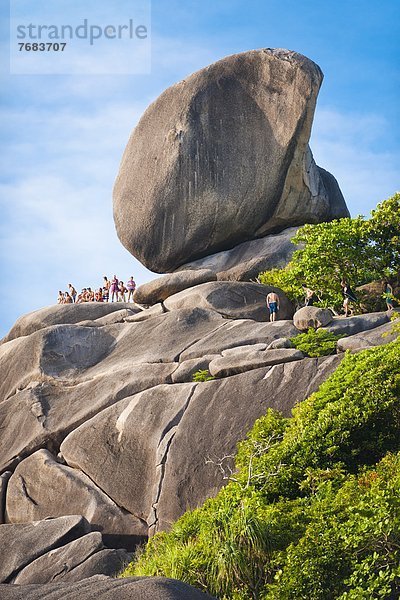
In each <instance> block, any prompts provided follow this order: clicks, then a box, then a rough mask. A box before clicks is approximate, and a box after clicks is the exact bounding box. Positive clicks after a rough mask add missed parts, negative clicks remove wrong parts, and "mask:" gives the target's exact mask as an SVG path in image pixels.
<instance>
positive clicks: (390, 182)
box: [0, 0, 400, 336]
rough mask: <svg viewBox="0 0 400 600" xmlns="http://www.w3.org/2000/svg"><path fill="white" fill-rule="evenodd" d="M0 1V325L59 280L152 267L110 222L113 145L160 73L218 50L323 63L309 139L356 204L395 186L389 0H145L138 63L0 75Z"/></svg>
mask: <svg viewBox="0 0 400 600" xmlns="http://www.w3.org/2000/svg"><path fill="white" fill-rule="evenodd" d="M38 1H40V0H35V3H37V2H38ZM91 1H93V0H82V2H80V4H88V5H90V2H91ZM32 2H34V0H32ZM132 2H134V0H132ZM112 4H113V6H115V12H116V14H118V6H119V5H120V6H122V5H124V6H125V7H126V5H127V4H128V5H129V1H128V0H115V1H114V2H113V3H112ZM1 13H2V19H1V39H2V42H1V54H0V74H1V79H2V82H1V90H2V91H1V99H2V102H1V108H0V111H1V120H0V127H1V129H0V143H1V158H0V160H1V181H0V203H1V204H0V210H1V222H0V236H1V240H0V248H1V281H2V290H1V294H0V315H1V318H0V336H1V335H3V334H4V333H5V332H6V331H7V330H8V329H9V328H10V327H11V325H12V324H13V322H14V321H15V320H16V318H18V317H19V316H21V315H22V314H24V313H27V312H29V311H31V310H35V309H37V308H40V307H41V306H45V305H49V304H52V303H53V302H55V299H56V296H57V291H58V290H59V289H66V287H67V284H68V283H69V282H72V283H73V284H74V285H75V286H76V287H79V288H81V287H83V286H84V285H91V286H92V287H98V286H99V285H100V283H101V279H102V276H103V275H105V274H107V275H108V276H110V275H112V274H113V273H114V272H115V273H117V274H118V275H119V276H120V277H121V278H122V279H126V278H127V277H128V276H130V275H131V274H133V275H134V276H135V279H136V280H137V281H138V282H139V283H143V282H145V281H148V280H149V279H151V278H152V275H151V273H149V272H148V271H147V270H146V269H145V268H144V267H143V266H141V265H140V264H139V263H138V262H137V261H136V260H135V259H134V258H133V257H132V256H131V255H130V254H129V253H128V252H127V251H126V250H125V249H124V248H123V247H122V245H121V244H120V243H119V241H118V238H117V236H116V233H115V230H114V224H113V220H112V202H111V195H112V187H113V183H114V179H115V176H116V174H117V171H118V165H119V161H120V159H121V156H122V152H123V149H124V147H125V144H126V142H127V139H128V137H129V134H130V132H131V130H132V128H133V127H134V125H135V124H136V122H137V121H138V119H139V118H140V115H141V114H142V112H143V111H144V110H145V108H146V106H147V105H148V104H149V103H150V102H151V101H152V100H154V99H155V98H156V97H157V96H158V95H159V94H160V93H161V92H162V91H163V90H164V89H165V88H166V87H167V86H169V85H170V84H172V83H174V82H176V81H179V80H180V79H182V78H184V77H185V76H186V75H188V74H189V73H191V72H193V71H195V70H197V69H199V68H201V67H203V66H206V65H207V64H209V63H210V62H213V61H215V60H218V59H220V58H222V57H223V56H226V55H228V54H232V53H236V52H240V51H244V50H249V49H253V48H262V47H280V48H289V49H291V50H296V51H297V52H300V53H302V54H305V55H306V56H308V57H309V58H311V59H312V60H314V61H315V62H317V63H318V64H319V66H320V67H321V68H322V70H323V72H324V75H325V79H324V83H323V85H322V89H321V91H320V95H319V100H318V104H317V109H316V115H315V120H314V126H313V132H312V137H311V148H312V150H313V153H314V157H315V159H316V162H317V164H319V165H321V166H322V167H324V168H326V169H328V170H329V171H331V172H332V173H333V174H334V175H335V176H336V178H337V179H338V181H339V184H340V186H341V189H342V191H343V194H344V196H345V198H346V201H347V204H348V206H349V209H350V211H351V213H352V214H353V215H356V214H359V213H361V214H368V213H369V211H370V210H371V209H372V208H373V207H374V206H375V205H376V203H377V202H378V201H380V200H383V199H385V198H387V197H388V196H390V195H392V194H393V193H394V192H395V191H396V190H398V189H399V187H400V186H399V182H398V172H399V162H400V160H399V158H400V141H399V140H400V137H399V129H400V126H399V124H400V119H399V116H400V115H399V112H400V103H399V96H400V94H399V92H400V82H399V79H400V70H399V62H400V61H399V56H400V42H399V39H400V31H399V23H400V2H399V1H398V0H380V1H379V2H372V1H370V0H347V1H346V0H336V1H333V0H325V1H321V0H319V1H315V0H301V1H299V0H297V1H293V0H287V1H286V2H282V1H276V0H273V1H272V0H247V1H239V0H229V1H226V0H221V1H217V0H213V1H210V0H201V1H200V0H199V1H197V0H188V1H185V2H183V0H180V1H177V0H153V2H152V35H151V41H152V68H151V73H150V74H148V75H108V76H107V75H97V76H96V75H42V76H40V75H10V74H9V63H8V14H9V13H8V3H7V2H5V0H2V2H1Z"/></svg>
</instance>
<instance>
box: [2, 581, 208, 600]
mask: <svg viewBox="0 0 400 600" xmlns="http://www.w3.org/2000/svg"><path fill="white" fill-rule="evenodd" d="M44 593H45V596H44ZM0 597H1V599H2V600H43V598H44V597H45V598H46V600H60V598H70V599H71V600H72V598H74V599H75V598H79V600H93V598H99V599H100V600H133V599H134V600H213V597H212V596H209V595H208V594H204V593H203V592H200V591H199V590H196V589H195V588H194V587H192V586H191V585H187V584H186V583H182V582H181V581H176V580H175V579H165V578H163V577H132V578H127V579H111V578H109V577H91V578H90V579H83V580H82V581H79V582H78V583H72V584H69V583H51V584H48V585H46V588H45V591H44V589H43V586H41V585H1V584H0ZM214 600H215V599H214Z"/></svg>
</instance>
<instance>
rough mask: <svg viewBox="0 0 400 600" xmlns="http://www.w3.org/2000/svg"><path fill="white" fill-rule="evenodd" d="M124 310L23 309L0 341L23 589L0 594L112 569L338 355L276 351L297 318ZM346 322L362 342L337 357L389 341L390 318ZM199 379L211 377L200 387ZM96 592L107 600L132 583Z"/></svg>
mask: <svg viewBox="0 0 400 600" xmlns="http://www.w3.org/2000/svg"><path fill="white" fill-rule="evenodd" d="M222 283H227V284H228V285H229V282H222ZM202 285H209V284H200V285H199V286H198V287H200V288H201V287H202ZM211 285H214V284H211ZM246 285H247V284H246ZM251 285H252V286H254V285H255V284H251ZM260 287H261V286H260ZM194 289H195V288H194ZM220 302H221V303H222V300H220ZM210 306H211V305H210ZM76 308H77V309H78V310H80V309H79V308H78V307H76ZM118 308H119V310H120V311H121V310H122V314H121V313H120V314H117V313H118V311H114V312H113V311H111V312H109V313H108V315H111V316H110V318H108V316H107V315H104V314H103V315H102V316H99V313H98V308H97V307H96V306H93V307H91V308H87V307H85V310H86V316H87V317H88V318H87V319H86V321H87V323H86V325H85V322H83V323H82V322H79V323H70V322H69V323H63V322H62V320H63V319H64V318H67V319H68V320H71V319H73V317H72V315H71V313H70V312H69V311H68V312H67V313H66V312H64V311H60V310H59V307H58V306H55V307H53V312H52V310H51V309H50V308H49V309H46V311H45V315H46V319H47V321H49V322H50V323H51V324H50V325H48V326H46V322H45V321H44V319H43V318H42V317H40V318H38V314H37V313H32V314H31V315H26V316H25V317H24V318H22V319H21V320H20V325H19V326H18V328H15V327H14V328H13V331H14V333H13V337H14V339H10V340H9V341H3V343H2V344H0V375H1V377H0V394H1V395H0V432H1V435H0V579H1V580H2V581H3V582H6V583H7V584H8V587H7V592H6V593H7V594H9V593H10V594H13V593H14V592H13V591H12V590H14V591H15V590H17V591H15V593H16V594H17V595H16V596H12V595H11V596H4V594H3V590H2V589H1V591H0V595H1V597H2V598H3V597H5V598H7V597H10V598H11V599H12V598H19V597H21V598H22V597H24V598H25V597H26V598H31V597H32V598H36V597H37V598H39V596H38V595H35V594H38V593H39V592H37V590H39V587H35V586H34V585H33V586H32V585H31V584H38V585H39V583H40V584H43V583H45V582H46V583H48V582H53V584H52V585H53V586H54V588H52V590H54V591H51V590H50V588H48V592H46V593H48V594H49V596H48V597H49V598H51V597H52V595H51V594H58V593H64V592H61V591H60V590H62V589H64V588H62V587H57V586H61V585H64V584H62V583H61V582H64V581H65V585H67V582H69V585H71V586H73V585H75V583H74V582H77V581H79V580H82V581H85V578H88V577H91V576H93V575H100V574H101V575H115V574H116V573H118V571H119V570H120V569H121V567H122V566H123V564H124V563H125V562H126V561H127V560H129V557H130V554H129V553H130V552H131V551H133V550H134V549H135V547H136V545H137V544H138V543H139V542H141V541H143V540H146V539H147V537H148V536H150V535H153V534H154V533H155V532H156V531H162V530H166V529H168V528H169V527H170V526H171V524H172V523H173V522H174V521H175V520H176V519H177V518H178V517H179V516H180V515H182V513H183V512H185V511H186V510H188V509H191V508H195V507H196V506H199V505H201V504H202V503H203V502H204V501H205V500H206V499H207V498H209V497H210V496H213V495H215V494H216V493H217V492H218V490H219V489H221V487H222V486H223V485H225V484H226V482H227V480H228V477H229V474H230V473H232V469H233V468H234V464H233V455H234V454H235V450H236V445H237V443H238V441H239V440H241V439H243V438H244V437H245V435H246V433H247V432H248V431H249V429H250V428H251V427H252V425H253V423H254V421H255V420H256V419H257V418H258V417H260V416H261V415H263V414H265V412H266V410H267V409H268V408H269V407H272V408H275V409H278V410H280V411H281V412H282V413H283V414H285V415H290V411H291V409H292V407H293V406H294V405H295V404H296V403H297V402H300V401H302V400H303V399H304V398H307V397H308V396H309V395H310V393H312V392H313V391H314V390H316V389H317V388H318V386H319V385H320V383H322V382H323V381H324V380H325V379H326V378H327V377H328V376H329V375H330V374H331V373H332V372H333V370H334V369H335V368H336V367H337V365H338V364H339V363H340V361H341V358H342V356H343V355H342V354H339V355H336V356H331V357H324V358H319V359H315V358H304V357H303V355H302V354H301V353H299V352H298V351H297V350H294V349H293V348H286V346H287V345H288V339H289V338H291V337H293V336H295V335H297V334H298V330H297V329H296V328H295V327H294V325H293V321H291V320H280V321H277V322H275V323H267V322H258V321H256V320H254V319H243V318H240V319H235V318H224V317H223V316H222V314H221V313H220V312H218V311H217V310H213V309H212V308H204V307H201V306H194V307H192V308H176V309H174V310H172V311H167V312H165V309H164V308H163V307H162V306H161V305H159V306H158V307H156V309H155V310H153V309H149V311H150V312H151V316H150V315H149V316H148V317H146V318H145V319H144V320H138V321H136V315H135V316H132V315H131V316H128V317H126V315H127V312H126V310H127V309H125V308H122V309H121V308H120V306H119V307H118ZM160 309H161V312H160ZM90 311H92V313H91V314H90ZM38 312H39V313H40V312H41V311H38ZM145 312H146V311H141V313H138V317H139V316H141V315H142V314H143V313H145ZM39 316H40V315H39ZM81 316H82V315H79V317H81ZM103 317H107V318H103ZM121 319H124V320H123V321H121ZM125 319H126V321H125ZM99 320H100V322H98V323H97V324H96V321H99ZM31 321H32V323H31ZM80 321H81V320H80ZM84 321H85V320H84ZM110 321H112V322H111V323H110ZM114 321H115V322H114ZM343 321H344V320H343V319H338V318H333V321H332V323H330V326H329V328H330V329H331V328H332V329H338V330H341V328H342V327H343V326H344V325H346V324H347V325H346V326H347V327H348V329H349V331H351V332H353V331H357V332H358V333H357V334H356V335H354V336H350V337H348V338H344V339H343V340H342V341H341V342H340V344H341V346H339V347H340V349H341V348H342V347H343V349H345V348H347V347H349V348H351V349H352V350H353V349H354V350H357V349H358V348H359V347H364V346H365V345H368V346H369V345H377V344H381V343H386V341H389V339H392V338H391V337H390V336H389V337H388V338H382V333H385V332H387V331H389V328H390V323H388V315H387V314H386V313H382V314H380V315H379V314H378V315H374V316H372V315H365V316H363V317H362V318H361V317H360V318H358V317H353V318H352V319H348V320H347V321H346V324H343ZM21 323H22V325H23V327H22V326H21ZM93 324H95V325H93ZM29 331H31V333H29ZM19 334H20V336H19V337H18V335H19ZM6 339H7V338H6ZM289 345H290V344H289ZM274 346H276V347H275V348H274ZM200 369H210V370H211V372H212V373H215V374H216V375H217V376H218V378H217V379H215V380H211V381H207V382H200V383H194V382H193V381H192V377H193V374H194V372H196V370H200ZM235 373H236V374H235ZM70 515H78V516H70ZM2 523H3V524H2ZM96 581H97V580H96ZM99 581H100V580H99ZM102 581H106V582H107V581H108V580H106V579H103V580H102ZM55 582H60V583H57V584H56V583H55ZM12 583H14V584H15V585H12ZM102 585H104V586H105V588H106V591H105V592H104V594H105V595H104V597H105V598H107V594H114V596H113V598H118V597H119V596H118V594H120V593H121V594H125V591H126V589H127V588H125V587H119V585H120V584H118V586H117V587H116V588H115V589H114V591H112V586H111V587H107V586H108V583H107V584H106V583H103V584H102ZM113 585H114V584H113ZM115 585H116V584H115ZM146 585H150V584H146ZM151 585H152V584H151ZM160 585H161V584H160ZM132 589H133V588H132ZM146 589H147V588H146ZM149 589H153V588H151V586H150V588H149ZM9 590H11V591H9ZM74 590H75V592H76V593H78V592H79V593H80V590H82V594H85V593H86V591H85V590H86V588H79V586H78V587H77V588H76V589H75V588H72V587H71V593H75V592H74ZM137 590H139V588H135V593H136V591H137ZM143 590H145V587H143ZM68 593H69V592H68ZM100 593H103V591H100V588H99V594H100ZM130 593H131V592H130ZM138 593H139V592H138ZM140 593H142V591H141V592H140ZM144 593H145V591H143V594H144ZM146 593H147V592H146ZM158 593H159V592H158V591H157V590H156V589H155V588H154V597H155V598H156V597H157V594H158ZM168 593H169V592H168ZM185 593H186V592H185ZM188 593H189V592H188ZM18 594H25V596H22V595H19V596H18ZM32 594H33V595H32ZM46 597H47V596H46ZM56 597H57V596H56V595H54V598H56ZM65 597H67V596H65ZM83 597H84V595H83ZM92 597H93V596H92ZM121 597H122V598H123V597H124V596H123V595H122V596H121ZM137 597H139V598H140V597H141V596H140V595H139V596H137ZM145 597H146V596H145V595H143V598H145ZM165 597H169V596H168V595H167V596H163V599H164V598H165ZM173 597H174V596H171V598H173ZM176 597H183V598H184V597H185V595H183V596H179V595H178V596H176ZM188 597H195V596H188ZM135 598H136V596H135ZM199 598H200V596H199Z"/></svg>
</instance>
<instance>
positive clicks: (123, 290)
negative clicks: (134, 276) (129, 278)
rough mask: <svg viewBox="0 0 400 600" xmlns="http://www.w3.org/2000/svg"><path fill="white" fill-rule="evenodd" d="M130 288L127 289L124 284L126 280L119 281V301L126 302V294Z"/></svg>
mask: <svg viewBox="0 0 400 600" xmlns="http://www.w3.org/2000/svg"><path fill="white" fill-rule="evenodd" d="M127 291H128V290H127V289H126V287H125V286H124V282H123V281H120V282H119V288H118V300H117V301H118V302H125V294H126V292H127Z"/></svg>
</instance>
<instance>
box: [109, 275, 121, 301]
mask: <svg viewBox="0 0 400 600" xmlns="http://www.w3.org/2000/svg"><path fill="white" fill-rule="evenodd" d="M110 292H111V302H114V297H115V299H116V300H117V301H118V292H119V281H118V279H117V276H116V275H114V277H113V278H112V280H111V286H110Z"/></svg>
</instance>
